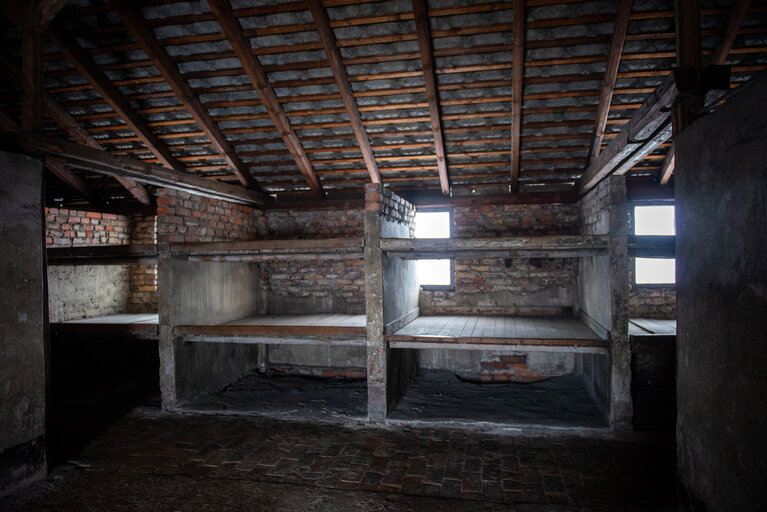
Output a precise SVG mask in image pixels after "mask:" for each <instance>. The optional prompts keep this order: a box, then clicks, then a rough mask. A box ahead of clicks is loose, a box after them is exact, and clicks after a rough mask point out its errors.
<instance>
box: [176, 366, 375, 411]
mask: <svg viewBox="0 0 767 512" xmlns="http://www.w3.org/2000/svg"><path fill="white" fill-rule="evenodd" d="M183 408H184V409H187V410H195V411H206V412H224V411H225V412H235V413H242V414H263V415H268V416H273V417H286V418H302V419H318V420H322V419H330V418H354V419H364V418H366V417H367V382H366V380H365V379H364V378H359V379H346V378H317V377H304V376H297V375H280V374H277V373H274V372H269V373H259V372H253V373H251V374H249V375H246V376H245V377H242V378H241V379H239V380H237V381H235V382H233V383H232V384H230V385H228V386H227V387H225V388H224V389H223V390H221V391H218V392H211V393H207V394H203V395H201V396H199V397H198V398H197V399H195V400H194V401H193V402H190V403H187V404H185V405H184V407H183Z"/></svg>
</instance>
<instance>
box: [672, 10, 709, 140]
mask: <svg viewBox="0 0 767 512" xmlns="http://www.w3.org/2000/svg"><path fill="white" fill-rule="evenodd" d="M674 22H675V25H676V67H677V69H681V70H684V72H685V73H687V74H689V75H690V76H689V78H690V83H691V84H692V85H693V86H694V88H693V90H692V91H690V94H686V95H685V96H684V97H683V98H681V101H679V102H678V103H677V104H676V105H675V106H674V113H673V118H674V121H673V122H674V134H675V135H676V134H678V133H679V132H681V131H682V130H684V129H685V128H686V127H687V125H689V124H690V117H691V116H692V114H693V113H694V112H697V111H698V110H700V109H701V108H702V107H703V95H702V93H701V88H700V78H701V47H700V3H699V0H674Z"/></svg>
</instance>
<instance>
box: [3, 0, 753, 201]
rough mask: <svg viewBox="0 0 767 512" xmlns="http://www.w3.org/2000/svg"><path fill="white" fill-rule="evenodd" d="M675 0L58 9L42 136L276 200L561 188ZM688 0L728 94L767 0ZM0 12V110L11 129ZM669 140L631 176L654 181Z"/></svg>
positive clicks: (9, 51)
mask: <svg viewBox="0 0 767 512" xmlns="http://www.w3.org/2000/svg"><path fill="white" fill-rule="evenodd" d="M8 3H9V2H6V4H8ZM11 3H13V2H11ZM673 4H674V2H671V1H665V0H647V1H645V0H643V1H641V2H639V1H635V2H631V1H626V0H623V1H618V0H616V1H585V0H569V1H564V0H527V1H526V2H525V1H520V0H515V1H506V2H487V1H483V0H477V1H466V0H430V1H428V2H427V1H426V0H412V1H411V0H380V1H377V0H373V1H367V2H359V1H355V0H299V1H287V2H274V1H272V0H255V1H254V0H248V1H245V0H241V1H238V0H210V1H203V0H197V1H173V0H141V1H140V2H131V1H128V0H114V1H102V0H72V1H70V2H68V3H67V5H65V6H64V7H63V9H62V10H61V12H59V13H58V15H57V16H56V18H55V20H54V21H53V22H52V23H51V25H50V26H49V27H48V28H47V30H46V31H45V36H46V37H45V39H44V40H45V44H44V47H43V52H44V61H43V62H44V64H43V68H44V86H45V91H46V93H47V96H46V98H45V109H44V111H45V113H46V117H45V120H44V129H45V132H46V133H47V134H50V135H52V136H56V137H60V138H69V139H73V140H75V141H76V142H78V143H80V144H85V145H87V146H89V147H91V148H96V149H99V150H101V149H104V150H106V151H108V152H110V153H112V154H114V155H123V156H130V157H133V158H135V159H140V160H142V161H143V162H145V163H154V164H158V165H163V166H165V167H167V168H169V169H175V170H177V171H182V172H184V173H188V174H190V175H193V176H197V177H200V178H204V179H205V180H209V181H211V182H213V181H221V182H225V183H229V184H231V185H233V186H237V187H248V188H251V189H253V190H256V191H259V192H263V193H266V194H271V195H276V197H277V199H278V200H283V199H284V200H295V199H299V198H307V199H309V198H311V199H321V198H328V197H329V198H332V197H357V198H359V197H361V194H362V192H363V187H364V184H365V183H370V182H371V181H376V180H377V179H380V181H382V182H383V183H384V184H385V185H387V186H390V187H393V188H395V189H398V190H399V191H400V192H401V193H403V194H407V193H412V192H413V191H418V192H431V193H434V194H439V193H441V192H442V193H452V194H454V195H468V194H474V195H479V196H481V195H499V194H508V193H511V192H520V193H527V192H530V193H537V192H563V191H564V192H567V191H573V190H576V189H577V187H578V179H579V178H580V177H581V176H582V175H583V173H584V171H585V170H586V169H587V167H588V166H589V164H590V163H593V162H594V159H595V158H596V156H597V155H598V154H599V153H600V151H599V149H604V148H605V147H606V146H607V145H608V144H609V143H610V142H611V141H612V140H613V139H614V138H615V136H616V134H617V133H618V132H620V130H621V129H622V128H623V127H624V126H625V125H626V124H627V122H628V121H629V119H630V118H631V116H632V115H634V113H635V112H637V111H638V110H639V109H640V107H641V106H642V104H643V102H645V101H647V100H648V98H652V96H653V93H654V92H655V91H656V90H657V89H658V88H659V86H661V84H662V83H663V82H664V80H665V79H667V77H668V75H669V74H670V73H671V71H672V69H673V68H674V66H675V64H676V33H675V23H674V16H673V10H674V5H673ZM733 4H735V5H733ZM700 8H701V18H700V21H701V30H700V44H701V48H702V54H703V64H704V65H707V64H709V63H712V62H713V63H726V64H729V65H731V82H732V85H731V87H733V88H736V87H737V86H738V85H739V84H741V83H743V82H744V81H746V80H748V79H749V78H750V77H751V76H752V75H753V74H754V73H756V72H758V71H759V70H761V69H764V68H765V67H767V40H766V39H767V4H765V3H764V2H759V1H753V2H743V1H737V2H722V1H711V0H706V1H702V2H701V6H700ZM739 8H740V9H741V10H742V15H740V14H739V11H738V9H739ZM6 10H8V9H6ZM9 18H11V19H4V20H2V24H3V33H4V34H5V36H4V41H3V48H4V50H3V52H4V55H3V60H4V62H3V66H4V68H5V69H4V71H5V72H4V73H3V78H2V81H1V82H0V108H1V109H2V111H3V112H5V114H7V116H8V117H10V119H11V121H17V120H19V119H20V118H21V93H20V90H21V88H20V81H19V79H18V77H17V76H16V77H15V76H14V74H18V71H19V70H20V68H21V48H22V45H21V37H20V31H19V28H18V27H17V26H16V25H15V24H14V21H13V20H12V18H13V15H12V14H11V15H10V16H9ZM728 27H729V28H728ZM733 27H734V33H733ZM14 69H15V70H16V71H15V72H14V71H13V70H14ZM613 82H614V85H613V87H612V88H611V87H610V85H611V84H612V83H613ZM603 84H604V85H605V87H603ZM610 92H612V94H610ZM600 105H601V106H600ZM56 106H58V107H60V108H61V110H63V111H64V117H68V118H69V122H70V124H71V122H72V121H74V122H75V123H76V125H79V127H82V129H84V132H83V133H81V135H80V137H77V136H75V135H73V133H74V132H73V131H72V127H71V126H70V129H67V128H66V126H65V125H66V124H67V120H66V119H62V115H59V116H58V117H57V116H56V115H55V114H53V113H52V111H53V110H55V108H57V107H56ZM517 112H518V113H519V115H518V116H517V117H516V118H515V119H516V120H518V122H513V121H514V120H513V119H512V118H513V113H517ZM59 114H61V113H60V112H59ZM66 114H68V116H66ZM667 124H668V123H667ZM79 127H77V128H79ZM669 130H670V129H669ZM666 138H668V137H666ZM664 140H665V139H664ZM670 145H671V141H670V140H668V141H666V142H664V143H661V144H660V145H657V147H654V148H653V149H652V151H651V152H650V153H649V154H647V155H646V156H644V157H643V158H638V159H637V162H631V165H630V166H628V167H629V169H630V170H628V173H629V176H631V177H632V178H636V179H639V180H647V181H649V182H652V183H657V182H659V181H661V178H662V176H663V171H664V161H667V160H670V159H667V154H668V152H669V147H670ZM592 148H593V149H592ZM52 165H53V166H56V165H58V166H62V165H64V164H63V163H61V162H53V163H52ZM66 165H67V166H69V167H70V169H71V171H72V173H73V174H74V178H76V180H75V181H79V186H78V185H77V184H76V183H75V184H74V185H73V183H72V182H71V180H70V182H69V183H68V184H67V185H65V184H64V183H63V182H61V183H60V182H58V181H56V182H54V181H51V184H50V185H49V199H51V200H52V199H54V198H58V199H61V200H64V201H77V200H88V199H90V200H98V198H102V200H103V199H109V200H110V201H116V200H120V199H121V198H125V199H126V200H130V201H136V200H138V201H141V197H140V196H141V192H140V190H137V189H136V187H134V189H133V191H131V189H130V187H131V183H130V182H131V179H127V182H128V183H127V184H126V183H122V181H124V179H121V180H120V182H118V181H116V180H114V179H112V178H110V177H108V176H103V175H100V174H96V173H94V172H92V170H91V169H86V167H87V166H83V165H77V164H75V163H72V162H69V163H67V164H66ZM50 167H51V166H50V165H49V168H50ZM72 173H70V174H72ZM58 174H59V176H62V175H64V174H65V173H61V172H60V173H58ZM133 185H136V183H135V182H134V183H133ZM138 188H141V186H140V185H139V186H138ZM150 189H151V187H150ZM150 191H151V190H150ZM88 194H91V195H92V196H95V198H94V197H91V198H89V197H87V195H88ZM54 196H55V197H54Z"/></svg>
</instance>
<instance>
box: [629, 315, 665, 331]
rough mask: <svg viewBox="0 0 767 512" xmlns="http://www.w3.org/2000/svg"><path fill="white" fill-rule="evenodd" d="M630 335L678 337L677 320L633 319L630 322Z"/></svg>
mask: <svg viewBox="0 0 767 512" xmlns="http://www.w3.org/2000/svg"><path fill="white" fill-rule="evenodd" d="M629 334H630V335H676V320H658V319H653V318H632V319H630V320H629Z"/></svg>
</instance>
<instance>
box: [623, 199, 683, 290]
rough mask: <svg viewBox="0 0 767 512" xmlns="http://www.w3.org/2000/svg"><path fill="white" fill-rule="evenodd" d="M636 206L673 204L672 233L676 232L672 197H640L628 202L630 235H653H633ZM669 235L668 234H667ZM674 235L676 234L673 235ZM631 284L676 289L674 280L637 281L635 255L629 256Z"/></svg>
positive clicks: (633, 286) (647, 287)
mask: <svg viewBox="0 0 767 512" xmlns="http://www.w3.org/2000/svg"><path fill="white" fill-rule="evenodd" d="M637 206H674V207H675V208H674V233H676V203H675V201H674V200H673V199H641V200H634V201H630V202H629V234H630V235H631V236H634V237H636V238H639V239H641V238H642V237H643V236H653V235H635V234H634V230H635V229H636V218H635V215H636V214H635V208H636V207H637ZM667 236H670V235H667ZM673 236H674V237H676V234H674V235H673ZM655 259H673V260H674V261H675V262H676V257H674V258H655ZM630 269H631V286H632V288H646V289H650V288H655V289H667V290H669V289H670V290H675V289H676V282H674V283H637V258H636V256H632V257H631V266H630Z"/></svg>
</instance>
